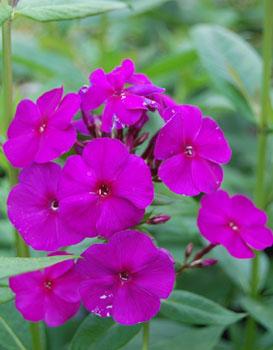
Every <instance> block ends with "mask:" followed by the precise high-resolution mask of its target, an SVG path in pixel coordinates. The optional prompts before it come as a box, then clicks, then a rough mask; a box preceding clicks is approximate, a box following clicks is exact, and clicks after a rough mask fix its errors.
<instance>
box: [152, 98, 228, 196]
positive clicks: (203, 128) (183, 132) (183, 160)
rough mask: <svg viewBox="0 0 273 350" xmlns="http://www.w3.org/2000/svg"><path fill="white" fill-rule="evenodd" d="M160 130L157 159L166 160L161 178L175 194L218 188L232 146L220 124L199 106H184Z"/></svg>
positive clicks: (209, 190)
mask: <svg viewBox="0 0 273 350" xmlns="http://www.w3.org/2000/svg"><path fill="white" fill-rule="evenodd" d="M174 110H175V113H174V114H173V116H172V117H171V119H169V121H168V122H167V123H166V124H165V125H164V126H163V128H162V129H161V130H160V131H159V134H158V137H157V140H156V145H155V152H154V154H155V158H156V159H158V160H162V164H161V165H160V167H159V172H158V174H159V177H160V178H161V180H162V181H163V182H164V183H165V184H166V185H167V186H168V187H169V188H170V190H172V191H173V192H175V193H178V194H183V195H187V196H194V195H197V194H199V193H200V192H205V193H209V192H212V191H215V190H216V189H217V188H218V187H219V186H220V184H221V182H222V179H223V170H222V168H221V166H220V164H226V163H228V162H229V161H230V158H231V149H230V147H229V145H228V142H227V141H226V139H225V137H224V133H223V131H222V130H221V129H220V127H219V126H218V124H217V123H216V122H215V121H214V120H213V119H211V118H209V117H204V118H203V117H202V113H201V111H200V109H199V108H197V107H195V106H191V105H182V106H179V107H175V108H174Z"/></svg>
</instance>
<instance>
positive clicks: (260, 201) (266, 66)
mask: <svg viewBox="0 0 273 350" xmlns="http://www.w3.org/2000/svg"><path fill="white" fill-rule="evenodd" d="M272 12H273V2H272V1H271V0H265V1H264V30H263V75H262V90H261V114H260V119H259V129H260V132H259V134H258V151H257V168H256V185H255V192H254V197H255V201H256V204H257V206H258V207H260V208H261V209H265V207H266V188H265V179H266V177H265V175H266V161H267V137H268V132H267V128H268V120H269V117H270V113H271V101H270V80H271V66H272V53H273V17H272ZM259 262H260V256H259V254H257V255H256V258H255V259H253V261H252V270H251V281H250V296H251V297H253V298H257V297H258V294H259V290H258V285H259ZM255 338H256V325H255V321H254V320H253V319H249V320H248V323H247V329H246V338H245V339H246V342H245V349H247V350H252V349H254V348H255Z"/></svg>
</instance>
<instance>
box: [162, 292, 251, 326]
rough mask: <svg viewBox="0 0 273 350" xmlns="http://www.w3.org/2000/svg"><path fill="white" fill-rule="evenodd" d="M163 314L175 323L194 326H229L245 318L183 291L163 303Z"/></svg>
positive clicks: (201, 297)
mask: <svg viewBox="0 0 273 350" xmlns="http://www.w3.org/2000/svg"><path fill="white" fill-rule="evenodd" d="M161 313H162V314H163V315H164V316H165V317H167V318H170V319H172V320H174V321H178V322H182V323H187V324H192V325H229V324H232V323H234V322H237V321H238V320H240V319H241V318H242V317H244V316H245V315H244V314H242V313H235V312H233V311H230V310H227V309H225V308H223V307H222V306H221V305H219V304H216V303H214V302H213V301H211V300H209V299H206V298H204V297H203V296H200V295H197V294H193V293H190V292H187V291H182V290H175V291H174V292H173V293H172V295H171V297H170V298H169V299H168V300H166V301H163V302H162V306H161Z"/></svg>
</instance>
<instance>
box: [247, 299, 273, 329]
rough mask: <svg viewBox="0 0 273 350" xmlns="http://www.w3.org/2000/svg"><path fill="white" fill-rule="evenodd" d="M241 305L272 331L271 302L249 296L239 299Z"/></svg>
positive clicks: (272, 305)
mask: <svg viewBox="0 0 273 350" xmlns="http://www.w3.org/2000/svg"><path fill="white" fill-rule="evenodd" d="M241 305H242V307H243V308H244V309H246V311H248V313H249V314H250V315H251V316H252V317H253V318H254V319H255V320H256V321H258V322H259V323H260V324H261V325H263V326H264V327H265V328H266V329H268V330H269V331H271V332H273V318H272V315H273V304H272V301H271V303H268V302H266V301H265V302H261V301H257V300H254V299H251V298H249V297H244V298H242V299H241Z"/></svg>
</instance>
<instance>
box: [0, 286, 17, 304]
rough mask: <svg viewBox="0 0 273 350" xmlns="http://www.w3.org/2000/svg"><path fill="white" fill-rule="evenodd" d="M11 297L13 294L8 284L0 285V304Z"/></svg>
mask: <svg viewBox="0 0 273 350" xmlns="http://www.w3.org/2000/svg"><path fill="white" fill-rule="evenodd" d="M13 298H14V295H13V293H12V291H11V290H10V288H9V287H8V286H7V287H0V304H5V303H7V302H9V301H11V300H12V299H13Z"/></svg>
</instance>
